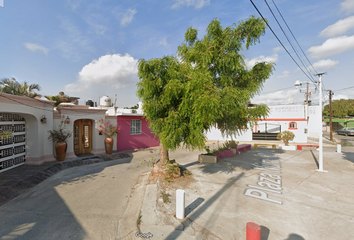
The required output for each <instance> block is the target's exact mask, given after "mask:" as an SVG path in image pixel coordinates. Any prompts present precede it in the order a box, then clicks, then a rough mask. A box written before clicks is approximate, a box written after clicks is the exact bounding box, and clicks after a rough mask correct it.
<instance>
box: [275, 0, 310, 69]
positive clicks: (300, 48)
mask: <svg viewBox="0 0 354 240" xmlns="http://www.w3.org/2000/svg"><path fill="white" fill-rule="evenodd" d="M272 2H273V4H274V6H275V8H276V9H277V11H278V13H279V15H280V16H281V18H282V19H283V21H284V23H285V25H286V26H287V28H288V29H289V31H290V33H291V35H292V36H293V38H294V39H295V41H296V43H297V45H298V46H299V48H300V49H301V52H302V53H303V54H304V56H305V58H306V59H307V61H308V62H309V64H310V66H311V67H312V69H313V70H314V71H315V73H316V74H317V71H316V69H315V68H314V66H313V65H312V63H311V62H310V60H309V59H308V58H307V56H306V54H305V52H304V50H303V49H302V47H301V46H300V44H299V42H298V41H297V39H296V37H295V36H294V34H293V32H292V31H291V29H290V27H289V25H288V23H287V22H286V21H285V19H284V17H283V15H282V14H281V12H280V10H279V9H278V7H277V5H276V4H275V2H274V0H272Z"/></svg>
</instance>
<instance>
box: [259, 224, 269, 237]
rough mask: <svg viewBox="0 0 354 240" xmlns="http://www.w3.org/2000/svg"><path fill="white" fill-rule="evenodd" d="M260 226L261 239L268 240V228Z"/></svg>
mask: <svg viewBox="0 0 354 240" xmlns="http://www.w3.org/2000/svg"><path fill="white" fill-rule="evenodd" d="M260 227H261V240H268V238H269V232H270V231H269V228H267V227H265V226H262V225H261V226H260Z"/></svg>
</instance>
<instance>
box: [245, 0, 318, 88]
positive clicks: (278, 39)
mask: <svg viewBox="0 0 354 240" xmlns="http://www.w3.org/2000/svg"><path fill="white" fill-rule="evenodd" d="M250 1H251V3H252V5H253V6H254V8H255V9H256V10H257V12H258V13H259V15H260V16H261V17H262V19H263V21H264V22H265V23H266V24H267V26H268V27H269V29H270V30H271V31H272V33H273V35H274V36H275V37H276V39H277V40H278V42H279V43H280V44H281V45H282V47H283V48H284V49H285V51H286V52H287V53H288V55H289V56H290V57H291V59H292V60H293V61H294V62H295V64H296V65H297V66H298V67H299V68H300V70H301V71H302V72H303V73H304V74H305V76H306V77H307V78H308V79H310V81H312V79H311V78H310V77H309V76H308V75H307V74H306V73H305V72H304V70H303V69H302V68H301V67H300V65H299V64H298V63H297V62H296V60H295V59H294V58H293V56H291V54H290V53H289V51H288V49H286V47H285V46H284V44H283V43H282V42H281V41H280V39H279V38H278V36H277V35H276V34H275V32H274V31H273V29H272V28H271V27H270V25H269V24H268V21H267V20H266V19H265V18H264V17H263V15H262V13H261V12H260V11H259V10H258V8H257V7H256V5H255V4H254V3H253V1H252V0H250Z"/></svg>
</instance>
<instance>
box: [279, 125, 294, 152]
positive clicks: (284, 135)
mask: <svg viewBox="0 0 354 240" xmlns="http://www.w3.org/2000/svg"><path fill="white" fill-rule="evenodd" d="M294 138H295V134H294V133H293V132H290V131H287V130H286V131H283V132H281V133H278V135H277V139H278V140H281V141H283V142H284V144H285V145H279V148H280V149H283V150H296V146H289V141H292V140H294Z"/></svg>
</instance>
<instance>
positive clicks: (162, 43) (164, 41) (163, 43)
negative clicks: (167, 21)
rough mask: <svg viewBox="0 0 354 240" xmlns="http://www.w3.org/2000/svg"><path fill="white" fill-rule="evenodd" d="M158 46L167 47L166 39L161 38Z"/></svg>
mask: <svg viewBox="0 0 354 240" xmlns="http://www.w3.org/2000/svg"><path fill="white" fill-rule="evenodd" d="M159 45H164V46H166V45H167V41H166V38H163V39H162V40H161V42H160V43H159Z"/></svg>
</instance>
